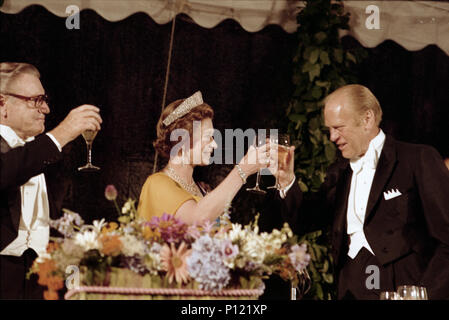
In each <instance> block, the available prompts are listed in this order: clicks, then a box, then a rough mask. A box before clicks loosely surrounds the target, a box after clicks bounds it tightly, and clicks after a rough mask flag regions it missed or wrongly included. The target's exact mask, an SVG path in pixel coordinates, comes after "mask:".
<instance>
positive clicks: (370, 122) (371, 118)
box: [363, 110, 376, 128]
mask: <svg viewBox="0 0 449 320" xmlns="http://www.w3.org/2000/svg"><path fill="white" fill-rule="evenodd" d="M363 122H364V125H365V127H366V128H372V127H374V126H375V125H376V116H375V115H374V112H373V110H366V112H365V115H364V117H363Z"/></svg>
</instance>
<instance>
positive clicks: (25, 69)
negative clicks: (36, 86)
mask: <svg viewBox="0 0 449 320" xmlns="http://www.w3.org/2000/svg"><path fill="white" fill-rule="evenodd" d="M24 73H26V74H31V75H33V76H36V77H37V78H40V76H41V75H40V73H39V70H37V68H36V67H35V66H33V65H31V64H29V63H22V62H0V93H8V89H9V85H10V84H11V83H12V82H13V81H14V80H15V79H16V78H18V77H19V76H20V75H22V74H24Z"/></svg>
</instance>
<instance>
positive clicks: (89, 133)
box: [78, 130, 100, 172]
mask: <svg viewBox="0 0 449 320" xmlns="http://www.w3.org/2000/svg"><path fill="white" fill-rule="evenodd" d="M97 133H98V131H97V130H86V131H84V132H83V134H82V135H83V138H84V141H86V146H87V163H86V165H84V166H82V167H79V168H78V171H87V172H89V171H97V170H100V168H99V167H97V166H94V165H93V164H92V143H93V142H94V139H95V137H96V136H97Z"/></svg>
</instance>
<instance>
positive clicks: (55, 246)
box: [47, 242, 59, 253]
mask: <svg viewBox="0 0 449 320" xmlns="http://www.w3.org/2000/svg"><path fill="white" fill-rule="evenodd" d="M58 249H59V243H57V242H49V243H48V245H47V252H48V253H52V252H54V251H56V250H58Z"/></svg>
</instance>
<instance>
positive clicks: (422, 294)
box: [418, 287, 429, 300]
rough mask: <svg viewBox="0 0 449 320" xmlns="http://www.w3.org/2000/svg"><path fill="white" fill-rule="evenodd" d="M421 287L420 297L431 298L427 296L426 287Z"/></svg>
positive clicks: (422, 298)
mask: <svg viewBox="0 0 449 320" xmlns="http://www.w3.org/2000/svg"><path fill="white" fill-rule="evenodd" d="M418 288H419V297H420V300H429V298H428V296H427V290H426V288H425V287H418Z"/></svg>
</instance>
